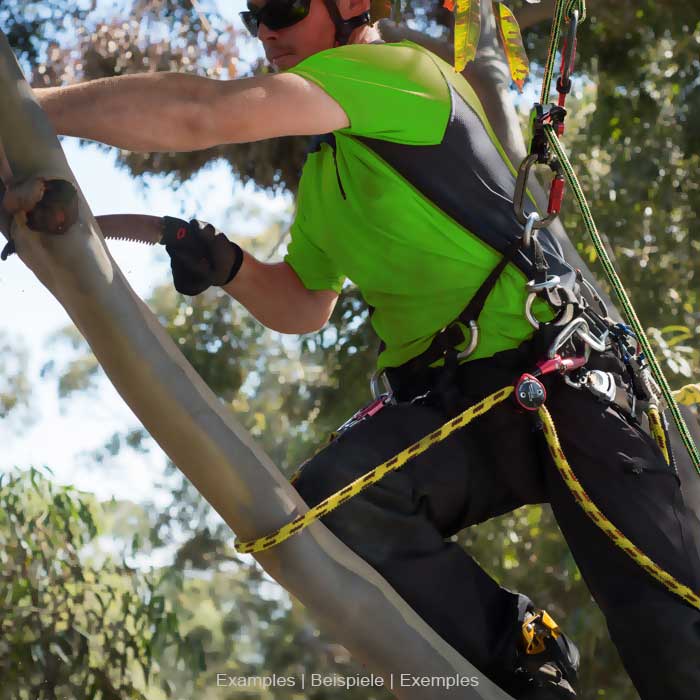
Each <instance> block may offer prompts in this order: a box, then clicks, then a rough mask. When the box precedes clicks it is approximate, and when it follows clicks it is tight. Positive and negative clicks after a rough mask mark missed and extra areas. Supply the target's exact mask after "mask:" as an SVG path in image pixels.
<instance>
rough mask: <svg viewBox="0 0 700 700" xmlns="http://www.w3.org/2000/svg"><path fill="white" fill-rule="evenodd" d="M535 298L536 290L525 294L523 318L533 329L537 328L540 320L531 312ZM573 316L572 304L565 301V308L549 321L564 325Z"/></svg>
mask: <svg viewBox="0 0 700 700" xmlns="http://www.w3.org/2000/svg"><path fill="white" fill-rule="evenodd" d="M536 298H537V292H530V293H529V294H528V295H527V299H526V300H525V318H526V319H527V320H528V321H529V323H530V325H531V326H532V327H533V328H534V329H535V330H539V329H540V322H539V321H538V320H537V319H536V318H535V316H534V315H533V313H532V305H533V304H534V302H535V299H536ZM573 317H574V305H573V304H568V303H567V304H566V308H565V310H564V311H563V312H562V313H561V315H558V316H557V317H556V318H555V319H554V320H553V321H552V322H551V323H552V325H554V326H565V325H567V324H568V323H571V320H572V319H573Z"/></svg>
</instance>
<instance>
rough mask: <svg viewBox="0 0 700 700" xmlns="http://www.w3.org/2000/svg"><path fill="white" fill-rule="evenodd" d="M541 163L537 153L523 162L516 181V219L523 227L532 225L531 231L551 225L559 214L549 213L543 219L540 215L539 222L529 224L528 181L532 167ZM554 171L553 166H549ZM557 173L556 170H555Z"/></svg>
mask: <svg viewBox="0 0 700 700" xmlns="http://www.w3.org/2000/svg"><path fill="white" fill-rule="evenodd" d="M538 161H539V156H538V155H537V154H536V153H531V154H530V155H529V156H527V158H525V160H523V162H522V163H521V164H520V169H519V170H518V177H517V179H516V180H515V192H514V194H513V208H514V209H515V217H516V218H517V220H518V221H519V222H520V223H521V224H522V225H523V226H527V225H528V224H529V225H530V231H532V230H533V229H537V230H538V229H541V228H545V227H547V226H549V224H551V223H552V221H554V219H556V218H557V216H558V214H557V213H556V212H553V213H548V214H547V216H546V217H544V218H541V217H540V216H539V215H538V220H537V221H532V223H529V217H528V215H527V214H526V213H525V192H526V190H527V180H528V178H529V176H530V170H531V169H532V166H533V165H535V163H537V162H538ZM549 167H550V169H553V168H552V166H551V165H550V166H549ZM555 172H556V170H555Z"/></svg>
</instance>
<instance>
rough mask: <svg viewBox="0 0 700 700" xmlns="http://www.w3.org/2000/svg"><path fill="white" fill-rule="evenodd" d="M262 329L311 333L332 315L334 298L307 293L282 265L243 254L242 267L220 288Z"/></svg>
mask: <svg viewBox="0 0 700 700" xmlns="http://www.w3.org/2000/svg"><path fill="white" fill-rule="evenodd" d="M223 289H224V290H225V291H226V292H227V293H228V294H230V295H231V296H232V297H233V298H234V299H236V300H238V301H239V302H240V303H241V304H243V306H245V307H246V308H247V309H248V311H250V313H251V314H253V316H255V318H257V319H258V321H260V323H262V324H263V325H264V326H267V327H268V328H271V329H272V330H274V331H279V332H280V333H311V332H313V331H317V330H319V329H320V328H322V327H323V326H324V325H325V324H326V323H327V322H328V319H329V318H330V316H331V313H333V308H334V307H335V303H336V301H337V300H338V294H336V293H335V292H334V291H333V290H330V289H324V290H320V291H311V290H309V289H306V287H304V285H303V284H302V283H301V280H300V279H299V277H297V274H296V273H295V272H294V270H293V269H292V268H291V267H290V266H289V265H287V263H285V262H281V263H261V262H259V261H258V260H256V259H255V258H254V257H253V256H252V255H250V254H249V253H245V257H244V258H243V265H242V266H241V269H240V270H239V271H238V274H237V275H236V276H235V277H234V279H233V280H232V281H231V282H230V283H229V284H227V285H226V286H225V287H224V288H223Z"/></svg>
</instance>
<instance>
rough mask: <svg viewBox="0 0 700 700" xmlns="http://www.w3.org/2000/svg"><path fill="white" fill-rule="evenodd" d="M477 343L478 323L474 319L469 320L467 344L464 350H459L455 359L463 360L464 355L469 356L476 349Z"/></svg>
mask: <svg viewBox="0 0 700 700" xmlns="http://www.w3.org/2000/svg"><path fill="white" fill-rule="evenodd" d="M478 344H479V325H478V324H477V322H476V321H473V320H472V321H469V345H467V347H466V348H464V350H462V351H461V352H459V353H457V359H458V360H463V359H464V358H465V357H469V355H471V354H472V353H473V352H474V350H476V346H477V345H478Z"/></svg>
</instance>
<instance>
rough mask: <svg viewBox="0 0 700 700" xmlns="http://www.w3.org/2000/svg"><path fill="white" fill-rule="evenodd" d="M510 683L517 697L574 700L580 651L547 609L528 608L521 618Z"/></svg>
mask: <svg viewBox="0 0 700 700" xmlns="http://www.w3.org/2000/svg"><path fill="white" fill-rule="evenodd" d="M521 629H522V637H521V639H520V643H519V645H518V654H517V662H516V669H515V674H514V678H513V683H512V685H510V687H509V688H507V690H508V692H509V693H510V694H511V695H512V696H513V697H514V698H517V700H573V699H574V698H576V682H577V676H578V668H579V662H580V654H579V651H578V649H577V648H576V645H575V644H574V643H573V642H572V641H571V640H570V639H568V638H567V637H566V636H565V635H564V633H563V632H562V631H561V630H560V629H559V626H558V625H557V623H556V622H554V620H553V619H552V618H551V617H550V615H549V614H548V613H547V611H546V610H535V609H531V610H528V611H527V612H526V613H525V616H524V618H523V620H522V627H521Z"/></svg>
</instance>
